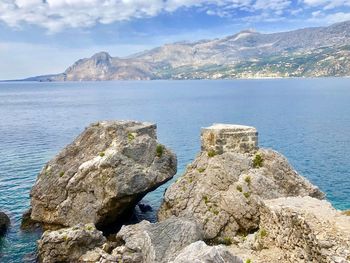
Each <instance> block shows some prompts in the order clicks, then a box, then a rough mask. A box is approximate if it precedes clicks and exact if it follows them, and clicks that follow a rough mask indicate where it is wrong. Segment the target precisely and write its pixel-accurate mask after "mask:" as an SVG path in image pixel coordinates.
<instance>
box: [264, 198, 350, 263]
mask: <svg viewBox="0 0 350 263" xmlns="http://www.w3.org/2000/svg"><path fill="white" fill-rule="evenodd" d="M265 205H266V206H265V207H263V208H262V210H261V223H260V232H259V233H260V235H257V237H258V242H259V244H260V245H261V247H262V248H272V247H278V248H280V249H282V250H283V251H288V254H289V255H290V257H289V259H288V260H289V261H290V262H318V263H330V262H338V263H346V262H349V260H350V217H349V216H346V215H344V214H342V213H341V212H340V211H337V210H335V209H334V208H333V207H332V206H331V204H330V203H328V202H327V201H325V200H318V199H315V198H311V197H288V198H278V199H273V200H266V201H265ZM261 233H263V235H262V234H261Z"/></svg>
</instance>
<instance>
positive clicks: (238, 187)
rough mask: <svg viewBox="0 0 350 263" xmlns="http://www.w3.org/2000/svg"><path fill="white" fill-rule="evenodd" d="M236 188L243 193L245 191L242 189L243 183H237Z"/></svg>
mask: <svg viewBox="0 0 350 263" xmlns="http://www.w3.org/2000/svg"><path fill="white" fill-rule="evenodd" d="M236 189H237V191H238V192H241V193H242V191H243V189H242V186H241V185H237V187H236Z"/></svg>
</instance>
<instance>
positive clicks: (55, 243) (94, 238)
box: [38, 224, 106, 263]
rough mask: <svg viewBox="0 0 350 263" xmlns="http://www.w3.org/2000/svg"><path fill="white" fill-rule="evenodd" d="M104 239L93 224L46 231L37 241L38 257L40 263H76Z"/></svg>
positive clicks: (101, 243)
mask: <svg viewBox="0 0 350 263" xmlns="http://www.w3.org/2000/svg"><path fill="white" fill-rule="evenodd" d="M105 241H106V238H105V237H104V236H103V235H102V232H101V231H98V230H96V228H95V226H94V225H93V224H86V225H83V224H80V225H77V226H75V227H72V228H63V229H60V230H57V231H46V232H44V234H43V235H42V237H41V239H40V240H39V241H38V257H39V261H40V262H42V263H52V262H77V261H78V259H79V258H80V257H81V255H83V254H84V253H85V252H86V251H88V250H90V249H93V248H95V247H98V246H101V245H103V243H104V242H105Z"/></svg>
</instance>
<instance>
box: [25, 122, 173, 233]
mask: <svg viewBox="0 0 350 263" xmlns="http://www.w3.org/2000/svg"><path fill="white" fill-rule="evenodd" d="M176 165H177V161H176V156H175V154H173V153H172V152H171V151H170V150H168V149H167V148H165V147H164V146H163V145H161V144H159V143H158V142H157V136H156V125H155V124H151V123H141V122H135V121H104V122H98V123H94V124H92V125H90V126H89V127H88V128H86V129H85V131H84V132H83V133H82V134H81V135H80V136H79V137H77V138H76V139H75V140H74V141H73V143H71V144H70V145H68V146H67V147H65V148H64V149H63V150H62V151H61V152H60V153H59V154H58V155H57V156H56V157H54V158H53V159H52V160H51V161H49V162H48V163H47V164H46V165H45V166H44V168H43V169H42V171H41V172H40V174H39V176H38V178H37V181H36V183H35V185H34V186H33V188H32V190H31V207H32V211H31V219H32V220H34V221H39V222H44V223H46V224H53V225H60V226H74V225H76V224H78V223H94V224H95V225H96V226H97V227H98V228H103V227H104V226H106V225H109V224H111V223H113V222H115V221H116V220H117V219H119V218H120V217H121V216H122V215H123V214H125V213H126V212H127V211H130V210H131V209H133V208H134V206H135V205H136V204H137V203H138V202H139V201H140V200H141V199H142V198H143V197H144V195H145V194H146V193H148V192H150V191H152V190H154V189H155V188H157V187H158V186H160V185H161V184H163V183H165V182H166V181H168V180H169V179H171V178H172V177H173V175H174V174H175V173H176Z"/></svg>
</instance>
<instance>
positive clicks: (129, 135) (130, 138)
mask: <svg viewBox="0 0 350 263" xmlns="http://www.w3.org/2000/svg"><path fill="white" fill-rule="evenodd" d="M134 139H135V136H134V135H133V134H132V133H131V132H129V133H128V140H129V142H131V141H132V140H134Z"/></svg>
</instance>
